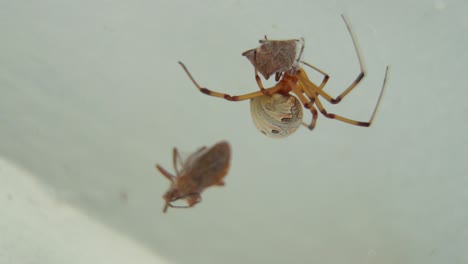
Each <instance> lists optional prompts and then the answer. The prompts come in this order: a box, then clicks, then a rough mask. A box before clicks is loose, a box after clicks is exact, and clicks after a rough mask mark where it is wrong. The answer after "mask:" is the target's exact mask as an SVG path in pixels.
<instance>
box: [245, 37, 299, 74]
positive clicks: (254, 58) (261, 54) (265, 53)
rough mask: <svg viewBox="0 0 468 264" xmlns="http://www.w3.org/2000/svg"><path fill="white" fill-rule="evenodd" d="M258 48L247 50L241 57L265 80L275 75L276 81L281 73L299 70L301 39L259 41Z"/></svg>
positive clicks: (291, 72) (292, 72)
mask: <svg viewBox="0 0 468 264" xmlns="http://www.w3.org/2000/svg"><path fill="white" fill-rule="evenodd" d="M259 42H260V46H259V47H257V48H255V49H251V50H247V51H245V52H243V53H242V55H243V56H245V57H247V59H248V60H249V61H250V62H251V63H252V65H253V66H254V67H255V68H256V69H257V70H258V72H260V73H261V74H262V75H263V77H265V79H267V80H268V78H270V76H271V75H273V74H276V81H278V80H279V79H280V75H281V74H282V73H283V72H288V73H290V74H294V72H295V71H297V70H298V69H299V67H300V66H299V60H300V58H301V55H302V51H303V49H304V40H303V39H291V40H268V39H267V38H266V36H265V39H264V40H260V41H259Z"/></svg>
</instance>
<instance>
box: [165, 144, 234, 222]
mask: <svg viewBox="0 0 468 264" xmlns="http://www.w3.org/2000/svg"><path fill="white" fill-rule="evenodd" d="M172 155H173V156H172V159H173V165H174V170H175V173H176V175H175V176H174V175H172V174H171V173H170V172H168V171H166V170H165V169H164V168H163V167H161V166H159V165H156V168H157V169H158V170H159V171H160V172H161V173H162V174H163V175H164V176H165V177H166V178H167V179H168V180H169V181H171V186H170V187H169V190H168V191H167V192H166V193H165V194H164V196H163V199H164V200H165V201H166V203H165V205H164V209H163V212H164V213H165V212H166V211H167V208H168V207H173V208H188V207H192V206H194V205H195V204H196V203H199V202H200V201H201V199H202V198H201V193H202V192H203V191H204V190H205V189H206V188H208V187H210V186H214V185H218V186H224V181H223V180H224V177H225V176H226V174H227V172H228V170H229V165H230V160H231V147H230V145H229V143H228V142H226V141H222V142H219V143H217V144H216V145H214V146H212V147H211V148H207V147H202V148H200V149H198V150H197V151H196V152H195V153H193V154H191V155H190V156H189V157H188V158H187V159H186V160H185V161H183V160H182V158H181V156H180V154H179V152H178V151H177V148H174V150H173V154H172ZM179 199H185V200H186V201H187V203H188V206H175V205H172V204H171V202H174V201H177V200H179Z"/></svg>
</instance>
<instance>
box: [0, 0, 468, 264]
mask: <svg viewBox="0 0 468 264" xmlns="http://www.w3.org/2000/svg"><path fill="white" fill-rule="evenodd" d="M467 8H468V6H467V4H466V3H465V1H461V0H460V1H442V0H437V1H422V0H421V1H411V2H407V1H399V0H397V1H352V2H351V1H282V2H279V1H190V2H189V1H159V0H153V1H146V0H141V1H131V2H130V1H122V0H115V1H110V0H98V1H96V0H94V1H89V0H84V1H67V0H65V1H53V0H44V1H6V0H0V155H1V156H3V157H4V158H6V159H7V160H10V161H12V162H14V163H15V164H17V165H19V166H22V167H24V168H25V169H26V170H28V171H29V172H31V173H32V174H33V175H34V177H36V178H37V179H36V180H37V181H38V182H40V183H41V184H40V185H37V186H46V188H44V191H45V192H47V193H48V194H47V195H49V196H50V197H54V198H53V199H56V200H57V201H60V203H64V204H67V206H71V207H74V208H76V209H77V210H78V212H80V213H81V214H83V215H86V216H88V217H89V218H90V219H92V220H93V221H98V222H100V223H101V224H102V225H104V226H107V227H109V228H110V229H111V230H113V231H112V232H116V233H119V236H124V237H128V238H129V239H131V240H132V241H135V243H136V244H138V245H140V246H141V247H143V248H147V249H149V250H150V252H152V253H153V254H154V255H155V256H162V257H163V258H165V259H168V260H169V261H171V262H173V263H424V264H427V263H466V262H468V254H467V253H466V245H467V244H468V224H467V223H468V213H467V210H466V204H467V202H468V192H466V186H467V184H468V178H467V177H468V176H467V173H466V170H467V167H468V165H467V163H466V156H467V154H468V148H467V143H468V142H467V141H468V140H467V136H466V133H467V125H466V124H467V122H466V119H467V114H468V104H467V103H466V98H467V95H468V93H467V92H466V91H467V89H466V83H467V76H466V64H467V61H468V53H467V52H466V47H467V46H468V20H467V19H466V16H465V13H466V12H465V10H467ZM342 13H344V14H346V16H347V18H348V19H349V21H350V23H351V26H352V28H353V30H354V33H355V35H356V37H357V38H358V42H359V46H360V49H361V51H362V56H363V59H364V62H365V65H366V69H367V73H368V75H367V76H366V78H365V80H364V81H363V82H362V83H361V84H360V85H359V87H358V88H356V90H355V91H353V92H352V93H351V94H350V95H349V96H348V97H346V99H345V100H343V102H342V103H340V104H339V105H328V104H326V103H325V107H326V108H327V109H328V111H329V112H332V113H337V114H342V115H344V116H346V117H349V118H353V119H357V120H362V121H367V119H368V118H369V117H370V114H371V112H372V108H373V106H374V104H375V101H376V99H377V97H378V95H379V91H380V86H381V83H382V80H383V76H384V71H385V66H386V65H387V64H390V67H391V68H390V71H389V78H388V83H387V85H388V86H387V89H386V92H385V95H384V98H383V101H382V104H381V108H380V109H379V112H378V114H377V117H376V119H375V123H374V124H373V125H372V127H370V128H361V127H354V126H351V125H347V124H344V123H341V122H339V121H336V120H331V119H327V118H325V117H324V116H320V117H319V120H318V122H317V127H316V129H315V130H314V131H312V132H311V131H308V130H307V129H304V128H301V129H299V130H298V132H296V134H294V135H292V136H290V137H289V138H286V139H282V140H275V139H270V138H267V137H265V136H263V135H262V134H261V133H260V132H258V131H257V130H256V129H255V127H254V125H253V123H252V121H251V120H250V111H249V103H248V102H227V101H224V100H221V99H217V98H213V97H208V96H206V95H203V94H201V93H200V92H199V91H197V90H196V89H195V87H194V86H193V84H192V83H191V82H190V80H189V79H188V78H187V76H186V75H185V73H184V72H183V71H182V69H181V67H180V66H179V65H178V64H177V61H179V60H181V61H183V62H184V63H186V65H187V66H188V67H189V69H190V70H191V71H192V73H193V74H194V76H195V78H196V79H197V81H198V82H199V83H200V84H202V85H204V86H207V87H209V88H211V89H213V90H216V91H220V92H227V93H229V94H244V93H248V92H252V91H256V90H258V87H257V85H256V82H255V79H254V73H253V68H252V66H251V65H250V63H249V62H248V61H247V59H245V58H244V57H242V56H241V55H240V54H241V53H242V52H243V51H245V50H247V49H251V48H254V47H256V46H257V44H258V39H261V38H263V36H264V35H267V36H268V37H269V38H270V39H289V38H299V37H304V38H305V41H306V46H305V51H304V55H303V59H304V60H305V61H307V62H309V63H312V64H314V65H315V66H317V67H319V68H321V69H322V70H324V71H325V72H327V73H328V74H330V76H331V79H330V81H329V83H328V84H327V86H326V88H325V89H326V91H327V92H329V93H330V94H332V95H333V96H336V95H338V94H339V93H340V92H341V91H342V90H343V89H345V87H346V86H347V85H349V84H350V83H351V82H352V81H353V80H354V79H355V78H356V76H357V75H358V73H359V67H358V62H357V58H356V55H355V53H354V50H353V46H352V42H351V40H350V38H349V35H348V32H347V30H346V27H345V25H344V23H343V21H342V20H341V17H340V14H342ZM307 71H308V72H312V71H309V70H307ZM311 78H312V79H313V81H316V82H318V81H319V80H320V78H319V76H316V75H314V74H311ZM267 84H268V85H272V84H273V82H271V81H270V82H267ZM309 120H310V113H305V121H306V122H309ZM223 139H225V140H228V141H229V142H230V143H231V145H232V148H233V160H232V168H231V170H230V173H229V175H228V177H227V178H226V186H225V187H222V188H212V189H208V190H207V191H206V192H205V193H204V194H203V202H202V203H201V204H198V205H197V206H196V207H195V208H192V209H188V210H169V211H168V213H167V214H165V215H164V214H162V212H161V209H162V206H163V201H162V199H161V196H162V194H163V193H164V192H165V191H166V189H167V188H168V185H169V182H168V181H167V180H166V179H165V178H163V177H162V176H161V175H160V174H159V173H157V172H156V170H155V169H154V164H155V163H158V164H160V165H162V166H164V167H165V168H167V169H169V170H172V168H171V165H172V161H171V151H172V148H173V147H174V146H177V147H178V148H179V149H181V150H182V151H184V152H186V153H190V152H191V151H194V150H195V149H197V148H198V147H200V146H203V145H212V144H214V143H215V142H217V141H220V140H223ZM4 175H5V174H0V177H1V178H0V182H3V181H5V179H6V178H3V177H8V175H7V176H4ZM10 176H11V175H10ZM18 177H21V176H18ZM8 179H12V177H10V178H8ZM13 179H15V178H14V177H13ZM18 180H20V179H19V178H18ZM20 182H21V181H20ZM0 184H1V183H0ZM9 186H18V185H14V184H11V185H9ZM38 188H39V187H38ZM16 193H17V190H16V189H15V187H11V189H10V190H5V192H4V193H2V194H0V195H1V196H0V199H5V203H4V204H5V206H6V207H8V204H10V202H8V201H10V200H9V199H10V198H11V199H13V201H14V199H15V197H17V196H16ZM37 206H41V204H40V203H38V204H37ZM48 210H49V211H48V212H53V211H54V210H53V209H50V208H49V209H48ZM57 210H58V209H57ZM6 212H7V214H8V213H11V214H14V212H15V210H6ZM30 217H31V218H35V217H38V215H37V213H35V211H34V210H31V216H30ZM4 219H15V217H14V216H13V215H10V217H6V218H4ZM77 219H80V218H77ZM44 222H45V226H42V227H41V228H44V229H54V228H55V227H54V226H48V225H47V221H44ZM49 223H50V222H49ZM15 224H17V223H15V222H14V221H12V222H11V223H9V224H8V225H7V226H5V225H0V227H2V228H5V229H6V228H8V229H10V228H16V229H18V230H21V229H22V228H23V227H22V226H20V225H17V226H15ZM69 228H70V229H73V228H74V227H73V225H70V226H69ZM63 232H64V234H65V233H66V232H67V231H63ZM0 233H1V234H2V235H1V236H0V240H1V241H2V242H1V243H0V245H1V244H2V243H3V244H8V243H17V242H16V241H17V240H15V237H13V236H11V235H5V234H12V233H11V232H8V233H7V232H6V231H5V230H0ZM89 233H90V235H89V239H90V240H93V239H94V238H93V235H92V234H93V232H89ZM46 234H47V233H46ZM99 234H100V235H101V234H102V233H99ZM96 235H97V234H96ZM37 239H38V240H39V241H42V242H43V243H47V241H49V239H50V238H49V237H48V236H47V235H44V236H42V237H37ZM25 243H28V242H25ZM56 244H59V245H60V243H55V244H53V245H52V244H51V247H52V246H53V247H54V250H55V251H57V252H63V254H64V255H66V254H68V253H67V252H68V251H67V250H65V248H66V247H67V245H66V244H64V243H63V246H64V249H61V248H60V247H59V246H58V247H57V246H56ZM34 247H35V243H33V242H31V250H32V249H33V248H34ZM83 250H86V249H85V248H83ZM0 252H1V254H0V262H2V263H4V262H5V263H18V261H19V260H21V259H22V258H20V257H21V256H19V255H15V251H11V250H9V249H8V248H6V247H4V248H0ZM101 254H102V255H103V256H105V255H106V254H109V251H107V250H103V251H102V252H101ZM114 254H122V255H125V254H127V252H125V251H124V250H116V251H115V252H114ZM2 258H3V259H2ZM49 263H50V262H49ZM57 263H59V262H57ZM62 263H63V262H62Z"/></svg>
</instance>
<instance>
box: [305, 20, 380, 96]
mask: <svg viewBox="0 0 468 264" xmlns="http://www.w3.org/2000/svg"><path fill="white" fill-rule="evenodd" d="M341 17H342V18H343V21H344V23H345V25H346V28H347V29H348V32H349V35H350V37H351V40H352V42H353V46H354V51H355V52H356V56H357V58H358V62H359V69H360V73H359V74H358V76H357V77H356V79H355V80H354V81H353V82H352V83H351V85H349V86H348V88H346V89H345V90H344V91H343V92H342V93H341V94H340V95H338V96H337V97H336V98H333V97H331V96H330V95H329V94H328V93H326V92H324V91H321V89H320V88H323V86H322V85H323V82H324V81H322V84H321V85H320V86H319V87H317V86H316V85H315V84H313V83H312V82H311V81H310V80H309V78H308V77H307V74H306V73H305V72H304V71H303V70H300V71H299V72H298V78H299V79H300V80H301V81H302V82H303V83H305V84H307V87H308V88H310V89H312V90H314V91H315V92H317V93H318V94H320V96H322V97H323V98H324V99H325V100H327V101H328V102H329V103H331V104H337V103H339V102H341V100H342V99H343V98H344V97H345V96H346V95H348V94H349V93H350V92H351V91H352V90H353V89H354V88H355V87H356V86H357V85H358V84H359V83H360V82H361V80H362V79H364V76H365V72H366V71H365V67H364V63H363V61H362V58H361V53H360V52H359V48H358V45H357V41H356V38H355V37H354V33H353V31H352V30H351V27H350V25H349V23H348V21H347V20H346V18H345V16H344V15H341ZM302 63H304V64H305V65H307V66H309V67H311V68H312V69H314V70H316V71H318V72H321V73H322V71H321V70H320V69H318V68H317V67H315V66H313V65H310V64H308V63H306V62H302ZM387 70H388V66H387ZM386 77H387V71H386V72H385V78H386ZM327 81H328V80H327ZM325 83H326V81H325ZM382 89H383V87H382Z"/></svg>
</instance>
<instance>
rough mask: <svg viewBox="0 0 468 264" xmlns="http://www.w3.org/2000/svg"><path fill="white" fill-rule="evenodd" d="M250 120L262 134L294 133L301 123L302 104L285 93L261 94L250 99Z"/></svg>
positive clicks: (283, 134) (277, 136)
mask: <svg viewBox="0 0 468 264" xmlns="http://www.w3.org/2000/svg"><path fill="white" fill-rule="evenodd" d="M250 113H251V115H252V120H253V122H254V124H255V126H256V127H257V129H258V130H260V131H261V132H262V133H263V134H265V135H267V136H269V137H275V138H282V137H286V136H289V135H290V134H292V133H294V132H295V131H296V130H297V129H298V128H299V126H300V125H301V123H302V105H301V102H300V101H299V100H298V99H297V98H296V97H294V96H292V95H290V94H287V95H284V94H279V93H276V94H273V95H271V96H268V95H263V96H259V97H255V98H252V99H251V100H250Z"/></svg>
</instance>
